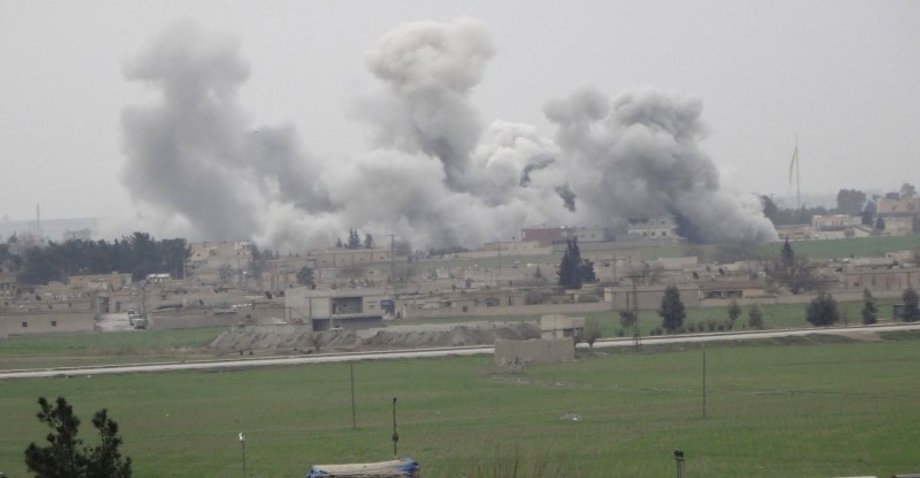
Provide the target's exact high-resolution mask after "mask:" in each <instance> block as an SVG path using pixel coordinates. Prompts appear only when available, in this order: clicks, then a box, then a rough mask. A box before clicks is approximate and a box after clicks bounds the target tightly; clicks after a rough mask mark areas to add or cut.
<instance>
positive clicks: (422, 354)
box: [0, 323, 920, 380]
mask: <svg viewBox="0 0 920 478" xmlns="http://www.w3.org/2000/svg"><path fill="white" fill-rule="evenodd" d="M902 330H920V323H911V324H904V323H900V324H891V325H873V326H860V327H822V328H808V329H782V330H761V331H747V332H721V333H709V334H693V335H676V336H675V335H670V336H669V335H665V336H654V337H642V338H641V343H642V345H659V344H681V343H688V344H691V343H706V342H722V341H735V340H763V339H773V338H782V337H799V336H805V335H811V334H837V335H852V334H854V333H855V334H866V333H877V332H894V331H902ZM634 345H635V342H634V340H633V338H632V337H627V338H618V339H604V340H599V341H597V342H595V344H594V348H596V349H600V348H610V347H633V346H634ZM579 347H587V344H579ZM494 351H495V350H494V348H493V347H492V346H491V345H484V346H474V347H445V348H431V349H415V350H395V351H376V352H349V353H328V354H318V355H301V356H286V357H267V358H242V359H234V360H202V361H189V362H175V363H153V364H149V363H148V364H128V365H110V366H92V367H69V368H67V367H62V368H50V369H28V370H6V371H0V380H8V379H16V378H45V377H66V376H75V375H83V376H86V375H103V374H119V373H120V374H125V373H140V372H172V371H183V370H222V369H224V370H236V369H243V368H252V367H271V366H284V365H310V364H322V363H336V362H354V361H362V360H396V359H407V358H413V359H415V358H432V357H449V356H466V355H491V354H493V353H494Z"/></svg>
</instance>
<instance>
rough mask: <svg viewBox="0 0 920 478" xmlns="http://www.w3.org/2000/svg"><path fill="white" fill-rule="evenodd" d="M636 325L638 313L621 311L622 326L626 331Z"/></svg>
mask: <svg viewBox="0 0 920 478" xmlns="http://www.w3.org/2000/svg"><path fill="white" fill-rule="evenodd" d="M634 325H636V313H635V312H633V311H631V310H621V311H620V326H621V327H623V328H624V329H627V328H629V327H632V326H634Z"/></svg>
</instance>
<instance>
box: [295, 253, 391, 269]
mask: <svg viewBox="0 0 920 478" xmlns="http://www.w3.org/2000/svg"><path fill="white" fill-rule="evenodd" d="M308 257H309V258H312V259H313V260H314V262H315V264H316V267H319V268H325V269H329V268H336V267H348V266H354V265H365V264H374V263H381V262H387V261H389V260H390V258H391V253H390V250H389V249H324V250H320V251H310V252H309V254H308Z"/></svg>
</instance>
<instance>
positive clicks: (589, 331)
mask: <svg viewBox="0 0 920 478" xmlns="http://www.w3.org/2000/svg"><path fill="white" fill-rule="evenodd" d="M583 334H584V335H583V336H582V339H583V340H584V341H585V342H587V343H588V347H591V348H592V349H593V348H594V342H596V341H597V339H599V338H601V326H600V324H598V323H597V320H594V319H588V321H587V322H586V323H585V330H584V332H583Z"/></svg>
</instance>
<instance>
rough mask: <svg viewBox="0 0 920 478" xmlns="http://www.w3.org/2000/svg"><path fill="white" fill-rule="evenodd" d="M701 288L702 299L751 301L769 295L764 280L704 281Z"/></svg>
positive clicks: (700, 284)
mask: <svg viewBox="0 0 920 478" xmlns="http://www.w3.org/2000/svg"><path fill="white" fill-rule="evenodd" d="M699 286H700V298H701V299H751V298H756V297H764V296H766V295H767V284H766V282H765V281H763V280H734V281H704V282H700V283H699ZM681 299H683V295H681Z"/></svg>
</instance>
